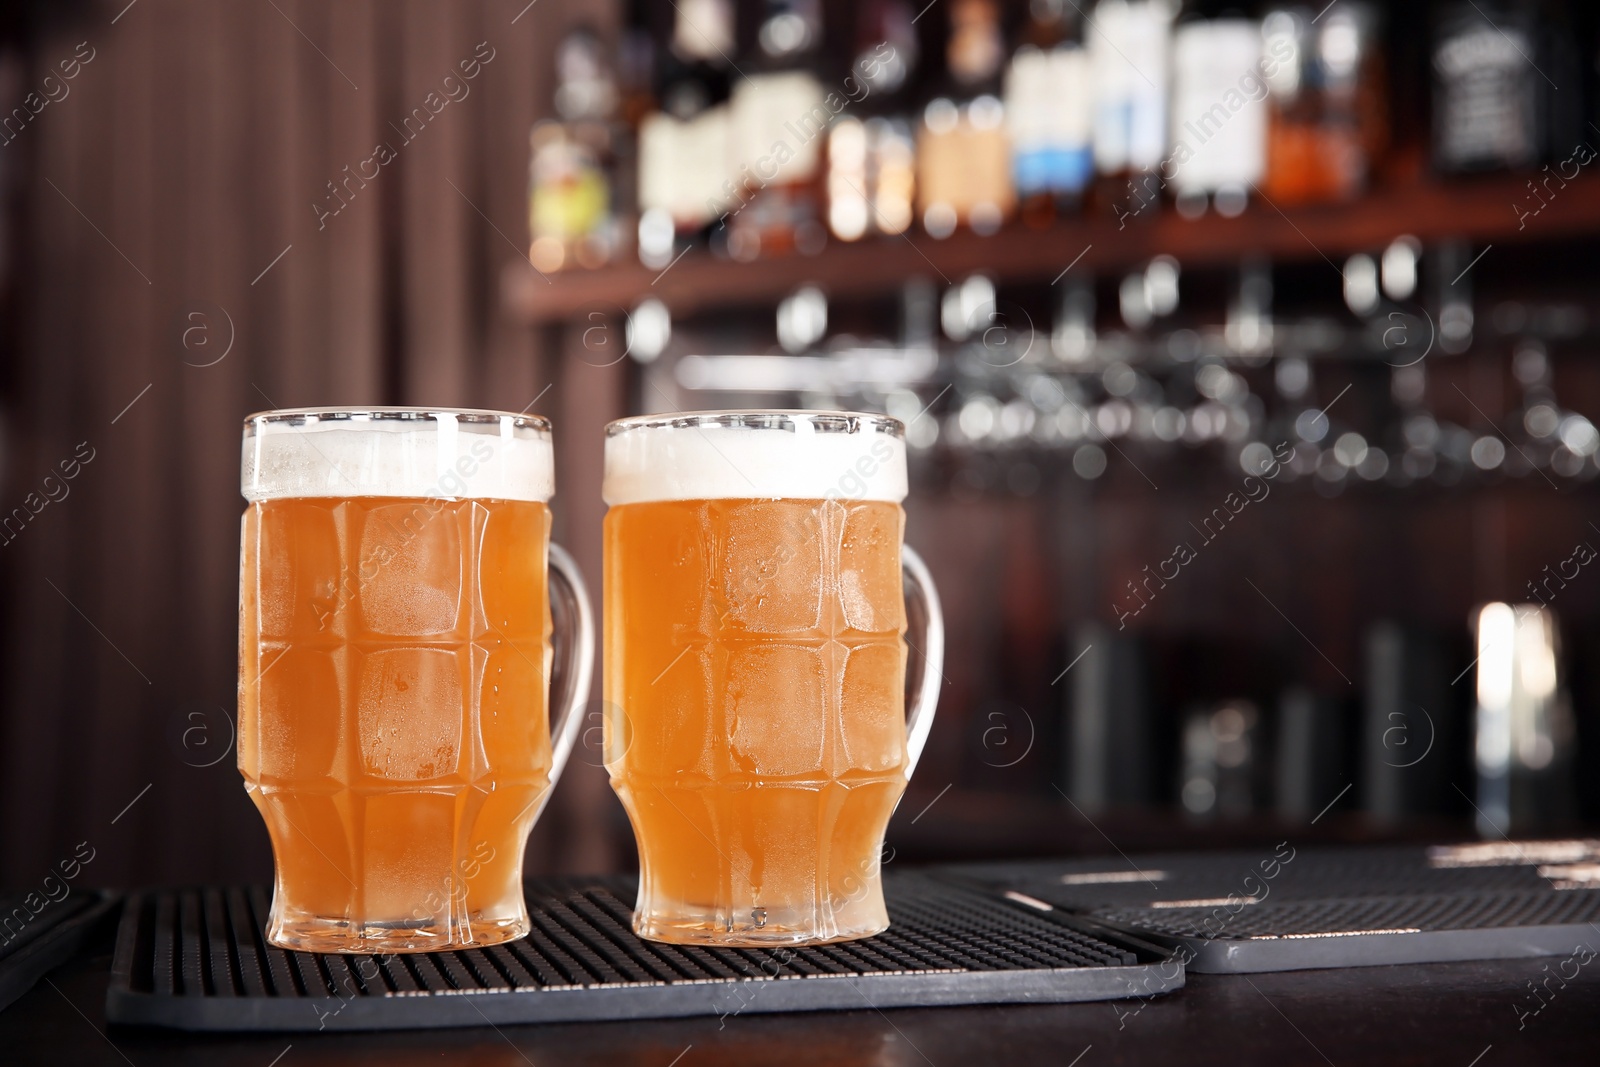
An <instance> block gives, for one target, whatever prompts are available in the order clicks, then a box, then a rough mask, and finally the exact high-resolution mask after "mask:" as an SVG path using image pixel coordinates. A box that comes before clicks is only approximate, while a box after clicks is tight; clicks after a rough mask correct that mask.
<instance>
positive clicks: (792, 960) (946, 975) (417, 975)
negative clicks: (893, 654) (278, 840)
mask: <svg viewBox="0 0 1600 1067" xmlns="http://www.w3.org/2000/svg"><path fill="white" fill-rule="evenodd" d="M885 882H886V894H887V899H888V902H889V915H890V922H891V926H890V929H889V930H887V931H886V932H884V933H883V934H880V935H878V936H876V937H872V938H867V939H865V940H861V941H852V942H844V943H841V944H835V945H823V946H819V947H814V948H800V949H788V950H766V949H708V948H700V947H690V946H676V945H662V944H656V943H654V942H647V941H642V940H640V939H639V938H637V937H635V936H634V934H633V932H632V930H631V929H630V925H629V924H630V922H631V907H630V905H629V903H628V901H630V900H631V899H632V897H633V892H634V883H633V882H632V881H631V880H630V879H617V878H604V879H584V880H561V881H543V882H531V883H529V885H528V890H527V892H528V907H529V911H530V913H531V914H532V916H533V922H534V929H533V932H532V933H531V934H530V935H529V936H528V937H526V938H523V939H521V940H519V941H513V942H510V943H507V944H503V945H495V946H492V947H489V948H486V949H470V950H466V951H457V952H429V953H410V954H403V955H393V956H389V957H387V958H384V957H377V956H341V955H323V954H314V953H304V952H285V951H283V950H280V949H276V948H271V947H269V946H267V945H266V943H265V941H264V940H263V937H262V931H263V927H264V922H265V919H266V914H267V906H268V903H269V900H268V894H267V892H266V890H265V889H262V888H259V887H254V888H248V889H246V888H232V889H197V890H177V891H167V892H159V893H146V894H142V895H136V896H134V897H131V898H130V899H129V901H128V906H127V910H126V912H125V913H124V916H123V923H122V928H121V931H120V932H119V934H118V940H117V952H116V960H115V962H114V964H113V968H112V980H111V987H110V990H109V992H108V993H107V1002H106V1016H107V1018H108V1019H109V1020H110V1021H112V1022H118V1023H142V1024H152V1025H158V1026H170V1027H177V1028H180V1029H188V1030H290V1031H299V1030H313V1031H314V1030H319V1029H326V1030H368V1029H389V1028H395V1029H399V1028H417V1027H436V1026H484V1025H487V1024H490V1023H493V1024H496V1025H502V1024H516V1023H537V1022H566V1021H575V1020H607V1019H633V1018H648V1017H662V1016H685V1015H723V1016H732V1015H738V1014H742V1013H757V1012H780V1011H809V1010H819V1009H844V1010H852V1009H856V1010H859V1009H866V1008H887V1007H908V1006H925V1005H949V1004H993V1003H1009V1002H1019V1001H1028V1002H1040V1003H1054V1002H1065V1001H1078V1000H1105V999H1111V998H1114V997H1123V996H1130V995H1139V996H1147V995H1150V994H1152V993H1161V992H1166V991H1168V990H1171V989H1176V988H1178V987H1180V986H1182V984H1183V972H1182V968H1181V967H1180V966H1178V965H1177V964H1176V963H1175V961H1173V960H1172V959H1171V958H1170V954H1169V953H1167V952H1166V951H1165V950H1161V949H1157V948H1156V947H1155V946H1153V945H1151V944H1150V943H1148V942H1145V941H1142V940H1141V939H1139V938H1136V937H1130V936H1126V935H1122V934H1119V933H1117V932H1114V931H1105V930H1099V929H1097V928H1096V927H1094V926H1093V925H1092V924H1072V923H1065V924H1064V923H1062V922H1059V921H1055V920H1053V919H1052V918H1050V917H1047V916H1043V915H1040V914H1037V913H1036V912H1033V911H1030V909H1028V908H1026V907H1023V906H1020V905H1018V904H1015V903H1013V902H1010V901H1006V900H1004V899H997V898H996V897H995V896H994V895H992V894H984V893H982V892H978V891H974V890H971V889H968V888H964V887H961V886H957V885H951V884H946V883H943V882H941V881H938V880H935V879H932V878H929V877H926V876H923V875H920V874H916V873H913V872H898V873H897V875H896V876H893V877H888V878H886V879H885Z"/></svg>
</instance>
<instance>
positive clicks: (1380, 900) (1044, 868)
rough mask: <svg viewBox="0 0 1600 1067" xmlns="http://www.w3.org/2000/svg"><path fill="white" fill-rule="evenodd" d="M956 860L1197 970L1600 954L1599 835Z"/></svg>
mask: <svg viewBox="0 0 1600 1067" xmlns="http://www.w3.org/2000/svg"><path fill="white" fill-rule="evenodd" d="M951 870H952V871H953V872H955V873H957V875H958V876H959V877H961V878H962V879H964V880H966V881H968V882H969V883H982V884H985V885H987V886H989V887H991V888H992V889H993V890H1000V891H1005V890H1009V891H1012V892H1013V893H1020V894H1023V895H1025V896H1027V897H1029V898H1033V899H1036V900H1037V901H1040V902H1042V903H1043V904H1047V905H1050V906H1052V907H1054V908H1057V909H1060V910H1063V911H1066V912H1068V913H1070V914H1074V915H1079V916H1082V917H1085V918H1090V919H1092V920H1094V921H1096V922H1102V923H1106V924H1108V925H1111V926H1115V927H1117V928H1119V929H1123V930H1126V931H1130V932H1134V933H1137V934H1139V935H1141V936H1144V937H1148V938H1150V939H1151V940H1153V941H1157V942H1158V943H1161V944H1165V945H1168V946H1170V947H1173V948H1174V949H1176V950H1177V952H1178V954H1179V956H1180V958H1182V959H1184V961H1185V963H1186V964H1187V967H1188V969H1189V970H1190V971H1193V972H1198V973H1225V972H1242V971H1279V970H1303V969H1311V968H1318V967H1358V966H1369V965H1377V964H1393V963H1437V962H1444V961H1448V960H1470V959H1497V958H1507V957H1523V956H1552V955H1571V954H1573V953H1579V954H1580V955H1584V954H1586V953H1587V954H1592V953H1594V952H1596V951H1600V841H1525V842H1507V841H1501V842H1485V843H1482V844H1472V845H1458V846H1437V847H1434V848H1420V847H1414V846H1396V847H1384V848H1350V849H1337V848H1332V849H1316V850H1313V849H1300V850H1296V849H1294V848H1293V847H1292V846H1290V845H1287V844H1285V845H1283V846H1281V847H1279V848H1276V849H1262V850H1260V851H1258V852H1229V853H1203V854H1181V853H1180V854H1171V855H1157V856H1135V857H1132V858H1131V859H1128V860H1123V859H1112V860H1104V859H1100V860H1062V861H1058V862H1038V863H1033V862H1030V863H1015V864H989V865H972V866H965V867H960V868H952V869H951Z"/></svg>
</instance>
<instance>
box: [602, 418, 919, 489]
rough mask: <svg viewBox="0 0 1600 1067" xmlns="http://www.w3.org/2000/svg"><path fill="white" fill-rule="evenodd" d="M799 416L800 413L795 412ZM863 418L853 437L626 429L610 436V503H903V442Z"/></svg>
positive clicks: (797, 428) (799, 428)
mask: <svg viewBox="0 0 1600 1067" xmlns="http://www.w3.org/2000/svg"><path fill="white" fill-rule="evenodd" d="M796 414H802V413H796ZM871 420H872V417H871V416H863V417H862V419H861V422H860V424H859V425H860V429H859V430H858V431H857V432H854V433H835V432H819V431H818V430H817V429H816V428H815V427H813V426H812V425H811V424H810V423H809V422H807V421H805V420H804V419H803V418H796V419H795V420H794V423H793V425H794V429H793V430H792V431H791V430H788V429H769V428H758V427H750V426H720V425H716V424H709V425H707V424H701V425H692V426H672V425H645V426H629V427H626V428H624V429H622V430H620V431H619V432H616V433H613V434H611V435H610V436H608V437H607V438H606V456H605V461H606V469H605V481H604V484H603V485H602V487H601V490H600V495H601V496H602V497H604V498H605V502H606V503H607V504H610V505H613V506H614V505H618V504H643V503H649V502H652V501H659V500H727V499H775V498H778V497H783V498H789V499H800V500H818V499H828V498H835V499H841V500H882V501H888V502H890V503H899V502H900V501H902V500H904V499H905V498H906V444H905V440H904V439H903V438H902V437H900V436H898V435H896V434H894V433H890V432H887V431H886V430H885V429H883V428H882V427H881V426H878V425H877V424H876V423H875V422H874V421H871Z"/></svg>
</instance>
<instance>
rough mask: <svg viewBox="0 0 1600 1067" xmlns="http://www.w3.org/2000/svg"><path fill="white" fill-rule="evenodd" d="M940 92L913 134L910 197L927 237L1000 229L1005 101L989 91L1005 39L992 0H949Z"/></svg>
mask: <svg viewBox="0 0 1600 1067" xmlns="http://www.w3.org/2000/svg"><path fill="white" fill-rule="evenodd" d="M949 6H950V37H949V41H948V44H947V48H946V54H945V65H946V73H947V76H948V85H947V92H946V93H945V94H941V95H939V96H937V97H935V98H934V99H933V100H931V101H930V102H929V103H928V105H927V106H926V107H925V108H924V109H923V113H922V125H921V128H920V129H919V131H918V134H917V202H918V207H919V210H920V212H921V215H922V225H923V228H924V229H925V230H927V231H928V233H929V234H930V235H931V236H933V237H948V236H949V235H950V234H951V233H954V232H955V229H956V227H957V226H968V227H970V228H971V229H972V230H974V231H975V232H977V233H981V234H990V233H994V232H995V231H997V230H999V228H1000V226H1001V224H1002V223H1003V222H1004V221H1005V219H1006V217H1007V216H1008V215H1009V214H1010V213H1011V210H1012V208H1013V206H1014V202H1015V191H1014V189H1013V187H1012V184H1011V161H1010V150H1009V146H1008V145H1007V139H1006V132H1005V106H1004V105H1003V104H1002V103H1001V102H1000V98H999V97H998V96H997V95H996V91H997V90H998V88H999V84H998V83H999V76H1000V67H1001V63H1002V62H1003V61H1004V59H1005V45H1004V40H1003V38H1002V35H1001V29H1000V10H999V6H998V4H997V3H996V2H995V0H951V3H950V5H949Z"/></svg>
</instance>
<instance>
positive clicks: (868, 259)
mask: <svg viewBox="0 0 1600 1067" xmlns="http://www.w3.org/2000/svg"><path fill="white" fill-rule="evenodd" d="M1596 140H1597V143H1600V136H1597V138H1596ZM1529 181H1530V177H1529V176H1528V175H1520V174H1519V175H1494V176H1478V177H1471V178H1464V179H1455V180H1450V181H1444V180H1432V181H1417V182H1414V183H1412V184H1409V185H1406V186H1397V187H1392V188H1383V189H1376V190H1373V191H1371V192H1369V193H1367V194H1366V195H1364V196H1362V197H1361V198H1360V199H1358V200H1355V201H1352V202H1350V203H1338V204H1318V205H1308V206H1302V207H1295V208H1289V209H1286V210H1283V211H1279V210H1277V209H1276V208H1274V207H1272V206H1270V205H1268V204H1266V203H1264V202H1255V203H1252V204H1251V205H1250V207H1249V208H1248V209H1247V210H1246V211H1245V212H1244V214H1242V215H1240V216H1238V217H1236V218H1223V217H1221V216H1218V215H1208V216H1206V217H1203V218H1199V219H1194V220H1189V219H1184V218H1182V217H1181V216H1179V215H1178V214H1177V212H1176V211H1175V210H1173V209H1172V208H1170V207H1168V206H1165V205H1163V207H1162V208H1161V209H1160V210H1152V212H1151V213H1150V215H1151V217H1148V218H1136V219H1130V220H1128V221H1127V222H1126V224H1122V223H1119V222H1118V221H1117V220H1116V219H1115V218H1084V219H1071V220H1063V221H1059V222H1056V223H1054V224H1053V225H1051V226H1050V227H1049V228H1047V229H1041V230H1035V229H1028V228H1025V227H1024V226H1022V225H1021V224H1014V225H1012V226H1009V227H1007V228H1005V229H1002V230H1001V231H1000V232H999V233H996V234H993V235H990V236H982V235H979V234H976V233H972V232H970V231H964V232H958V233H955V234H952V235H951V236H950V237H947V238H945V239H943V240H935V239H934V238H931V237H929V236H928V235H926V234H923V233H914V234H907V235H905V236H892V237H891V236H883V235H879V236H876V237H872V238H867V239H863V240H861V241H858V242H850V243H845V242H839V241H834V242H830V243H828V244H827V245H826V246H825V247H824V248H823V249H822V250H821V251H820V252H818V253H816V254H815V255H810V256H807V255H802V254H799V253H794V254H791V255H787V256H775V257H772V258H770V259H762V260H760V261H758V262H757V263H755V264H750V263H741V262H738V261H735V260H732V259H729V258H726V257H717V256H715V255H713V254H712V253H711V252H710V251H709V250H707V249H702V248H695V249H691V250H690V251H689V252H687V253H686V254H684V256H683V258H682V259H680V260H678V261H677V262H676V263H675V264H674V265H672V266H671V267H670V268H669V269H666V270H664V271H663V270H655V269H650V268H647V267H644V266H642V265H640V264H639V263H637V262H624V263H617V264H613V265H609V266H604V267H599V268H595V269H592V270H585V269H581V268H580V269H574V270H566V271H558V272H555V273H553V274H548V275H545V276H544V277H541V276H540V275H538V274H535V273H533V272H531V271H529V270H528V269H527V268H526V267H524V266H521V265H512V266H510V267H508V269H507V270H506V272H505V276H504V279H503V292H504V294H505V300H506V306H507V308H508V310H509V311H510V312H511V313H512V314H514V315H515V316H517V317H518V318H521V319H523V320H524V321H527V322H531V323H560V322H566V321H583V320H585V317H586V316H587V315H588V314H589V313H591V312H596V311H598V312H601V313H603V314H608V315H616V314H619V313H621V312H623V311H626V310H627V309H629V308H631V307H632V306H633V305H634V304H635V303H637V302H638V301H639V300H640V299H641V297H642V296H644V295H649V296H653V297H655V298H656V299H658V300H660V301H662V302H663V303H664V304H665V305H666V306H667V308H668V309H669V310H670V311H671V313H672V315H673V316H674V318H677V317H679V316H683V317H688V316H693V315H696V314H704V313H711V312H715V311H717V310H719V309H724V308H736V307H749V306H755V307H768V308H770V307H775V306H776V305H777V304H778V303H779V301H781V300H782V299H783V298H784V297H786V296H788V295H789V294H790V293H792V292H794V291H795V290H796V289H798V288H800V287H802V286H806V285H816V286H819V287H820V288H821V289H822V290H823V292H824V293H825V294H827V295H828V296H829V297H830V298H849V299H861V298H868V297H874V296H878V297H882V296H892V295H893V294H894V293H895V292H896V291H897V289H898V288H899V287H900V286H901V285H902V284H903V283H904V282H905V280H906V279H908V278H918V277H922V278H928V279H931V280H935V281H937V280H938V278H939V277H940V275H943V276H945V277H947V278H950V279H959V278H962V277H965V276H967V275H970V274H972V273H975V272H982V273H984V274H987V275H988V276H990V277H991V278H993V279H994V280H995V281H997V282H999V283H1001V284H1007V283H1015V284H1029V283H1034V284H1043V285H1049V284H1051V283H1052V282H1053V281H1055V280H1056V279H1058V278H1059V277H1060V276H1061V275H1062V273H1063V271H1065V270H1066V269H1067V268H1068V266H1069V265H1070V266H1071V268H1072V270H1073V271H1077V270H1080V269H1081V270H1084V271H1103V272H1115V273H1122V272H1126V271H1131V270H1134V269H1135V268H1137V267H1139V266H1141V265H1142V264H1144V263H1146V262H1148V261H1149V260H1151V259H1153V258H1154V257H1156V256H1158V255H1168V256H1172V257H1173V258H1175V259H1176V260H1178V261H1179V263H1180V264H1181V265H1182V266H1183V267H1185V268H1199V267H1226V266H1230V265H1236V264H1238V263H1239V262H1240V261H1241V260H1244V259H1247V258H1250V257H1252V256H1258V257H1264V258H1268V259H1270V260H1272V261H1274V262H1276V263H1286V264H1287V263H1302V262H1312V261H1317V260H1321V259H1328V260H1331V261H1332V262H1333V263H1334V264H1335V265H1336V269H1337V268H1338V267H1342V265H1343V264H1342V260H1343V259H1344V258H1345V257H1347V256H1349V255H1352V254H1355V253H1359V252H1370V251H1373V250H1375V249H1382V248H1383V247H1384V246H1385V245H1387V244H1388V243H1389V242H1390V241H1391V240H1393V239H1394V237H1395V236H1396V235H1399V234H1408V235H1410V236H1412V237H1414V238H1416V239H1418V240H1419V241H1421V242H1422V243H1423V244H1424V245H1425V246H1426V245H1431V244H1434V243H1436V242H1441V241H1451V242H1462V243H1465V244H1468V245H1471V246H1472V247H1473V251H1474V253H1477V252H1481V251H1483V249H1484V247H1485V246H1487V245H1491V244H1492V245H1495V246H1496V247H1513V246H1516V245H1538V244H1551V243H1563V244H1564V243H1568V242H1572V241H1577V240H1583V239H1586V238H1595V237H1600V182H1595V183H1592V187H1580V188H1575V189H1573V190H1572V191H1571V192H1570V194H1568V195H1565V196H1561V197H1556V198H1552V202H1551V203H1550V204H1549V205H1548V206H1547V207H1546V208H1545V209H1544V210H1543V211H1542V212H1541V213H1540V214H1539V215H1537V216H1536V217H1534V218H1530V219H1528V220H1527V221H1526V222H1523V221H1521V220H1520V219H1519V216H1518V215H1517V213H1516V209H1517V208H1518V207H1519V206H1521V207H1523V208H1524V210H1527V207H1526V205H1527V204H1528V202H1529V200H1528V198H1529V197H1530V196H1531V195H1532V194H1531V193H1530V191H1529V188H1528V182H1529ZM1080 257H1081V258H1080Z"/></svg>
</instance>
